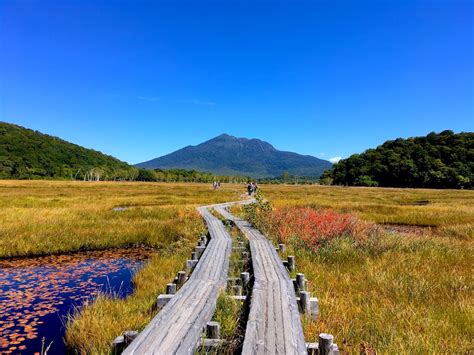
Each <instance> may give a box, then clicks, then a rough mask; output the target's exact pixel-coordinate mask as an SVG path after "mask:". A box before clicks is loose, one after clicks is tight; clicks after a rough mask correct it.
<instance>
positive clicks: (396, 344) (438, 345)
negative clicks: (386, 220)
mask: <svg viewBox="0 0 474 355" xmlns="http://www.w3.org/2000/svg"><path fill="white" fill-rule="evenodd" d="M380 238H381V241H380V242H381V244H382V246H381V247H380V250H373V248H370V247H369V249H368V250H365V251H364V250H358V249H357V248H355V247H354V246H353V245H351V243H350V242H348V241H344V240H340V241H337V242H335V243H333V244H332V245H329V246H327V247H326V248H325V250H321V251H320V252H319V253H316V254H314V253H307V252H305V251H302V250H298V251H296V259H297V263H298V270H300V271H301V272H304V273H305V275H306V277H307V278H308V280H310V286H309V287H310V289H311V290H312V291H313V292H314V294H315V295H317V296H318V298H319V302H320V318H319V320H318V321H317V322H308V321H306V322H305V324H304V325H305V327H304V329H305V335H306V339H307V340H315V339H317V335H318V334H319V333H322V332H325V333H331V334H333V335H334V337H335V339H336V341H337V343H338V344H339V345H340V347H341V348H342V349H343V350H344V351H347V352H351V353H355V352H359V351H362V350H363V349H365V350H375V351H377V352H378V353H419V354H432V353H438V354H443V353H468V352H469V351H472V349H473V346H474V343H473V339H474V338H473V335H474V326H473V323H472V319H474V302H473V299H474V294H473V286H474V283H473V278H472V265H473V264H474V257H473V255H474V248H473V245H472V243H467V242H462V241H457V240H454V241H449V240H446V239H441V238H437V237H418V236H415V237H400V236H390V235H385V236H381V237H380Z"/></svg>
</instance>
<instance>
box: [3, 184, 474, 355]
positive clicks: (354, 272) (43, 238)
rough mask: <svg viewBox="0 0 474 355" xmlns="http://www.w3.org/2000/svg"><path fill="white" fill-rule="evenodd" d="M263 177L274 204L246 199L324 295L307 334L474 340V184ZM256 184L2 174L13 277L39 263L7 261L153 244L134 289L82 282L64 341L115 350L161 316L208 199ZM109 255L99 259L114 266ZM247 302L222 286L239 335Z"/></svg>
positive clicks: (397, 340)
mask: <svg viewBox="0 0 474 355" xmlns="http://www.w3.org/2000/svg"><path fill="white" fill-rule="evenodd" d="M260 190H261V191H262V194H263V197H264V198H265V201H267V202H268V204H269V206H270V208H269V209H267V208H261V207H259V206H258V205H257V206H254V211H249V210H244V209H242V208H235V210H236V211H235V212H236V213H239V214H240V215H241V216H245V217H246V218H249V219H253V220H252V222H253V223H254V224H255V226H257V227H258V228H259V229H260V230H262V231H263V232H264V233H265V234H266V235H267V236H268V237H269V238H271V239H272V240H274V242H275V244H276V243H278V242H285V243H286V244H287V245H288V250H287V252H286V253H287V254H289V253H291V254H293V255H295V256H296V265H297V270H296V271H297V272H303V273H304V274H305V275H306V277H307V278H308V280H309V288H310V290H311V291H312V292H313V293H314V294H315V295H316V296H317V297H318V298H319V309H320V314H319V318H318V320H317V321H313V320H310V319H305V318H304V317H303V325H304V331H305V338H306V339H307V340H313V341H314V340H315V339H316V338H317V335H318V334H319V333H321V332H327V333H331V334H333V335H334V337H335V339H337V341H338V344H339V347H340V349H341V350H342V351H344V352H349V353H351V352H359V351H362V352H366V353H373V352H380V353H386V352H388V353H395V352H398V353H400V352H402V353H403V352H410V351H411V350H413V349H416V351H417V352H419V353H426V352H430V353H446V352H452V351H459V352H469V351H472V349H473V343H472V339H473V335H474V329H473V326H472V319H473V317H474V302H473V299H474V297H473V294H472V287H473V279H472V265H473V262H474V260H473V259H474V257H473V255H474V253H473V246H474V244H473V224H474V204H473V201H474V192H472V191H465V190H424V189H393V188H390V189H388V188H387V189H384V188H355V187H354V188H347V187H327V186H318V185H311V186H309V185H308V186H298V185H291V186H290V185H262V186H260ZM244 193H245V186H244V185H227V184H223V185H222V187H221V189H219V190H214V189H212V188H211V187H210V186H208V185H207V184H191V183H189V184H184V183H181V184H179V183H138V182H130V183H125V182H124V183H120V182H96V183H91V182H61V181H0V206H1V208H0V226H1V228H0V256H1V258H2V259H1V260H2V262H1V264H0V267H1V271H2V278H1V279H2V280H5V279H6V277H7V278H8V275H9V273H13V272H15V276H16V277H20V278H23V279H24V280H26V283H28V282H27V281H28V280H34V278H33V277H36V278H38V277H39V276H38V274H34V273H31V272H29V271H27V270H28V269H27V268H24V274H23V275H22V274H21V271H19V269H12V268H11V267H7V264H9V263H10V264H11V263H14V262H18V260H20V261H21V262H22V263H32V264H34V263H35V261H34V260H41V259H40V258H77V257H78V256H79V255H84V253H87V252H93V253H98V252H100V251H102V252H106V253H107V254H108V259H107V260H111V259H113V258H114V254H115V255H116V256H117V257H118V256H120V255H122V254H123V250H124V248H125V250H127V249H129V250H133V251H134V252H135V253H136V251H137V250H138V251H139V250H142V251H143V255H146V258H144V259H142V261H140V263H139V264H140V265H136V266H137V268H135V269H134V270H133V271H130V275H131V276H130V280H131V282H132V284H131V285H133V287H132V286H131V288H130V291H128V292H127V293H126V295H122V296H120V295H117V294H116V293H117V292H116V291H115V292H114V290H111V289H110V287H109V289H108V288H107V287H106V286H104V287H98V288H94V289H93V290H92V291H91V290H86V291H84V292H85V293H82V294H81V295H82V296H83V297H84V298H85V299H87V301H81V302H77V303H76V306H74V307H73V306H71V307H70V308H69V309H68V310H67V313H68V316H67V317H66V318H65V324H64V326H65V330H64V333H63V334H64V341H65V343H64V344H65V345H64V346H66V347H67V348H68V349H69V351H72V352H76V353H82V354H89V353H104V354H105V353H109V352H110V350H111V343H112V341H113V339H114V338H115V337H116V336H118V335H120V334H121V333H122V332H123V331H124V330H129V329H134V330H141V329H143V328H144V327H145V325H146V324H147V323H148V322H149V321H150V320H151V318H152V317H153V316H154V315H155V313H156V311H154V310H153V304H154V301H155V299H156V296H157V295H158V294H160V293H163V291H164V289H165V286H166V284H167V283H169V282H170V280H172V279H173V277H174V275H175V274H176V272H177V271H179V270H181V269H182V268H183V265H184V263H185V261H186V259H187V258H188V256H189V253H190V252H191V250H192V247H193V245H195V243H196V241H197V240H198V238H199V236H200V235H201V234H202V233H205V224H204V222H203V220H202V218H201V217H200V215H199V214H198V213H197V211H196V209H195V207H196V206H199V205H206V204H211V203H219V202H226V201H235V200H240V199H242V198H243V194H244ZM420 201H423V202H420ZM53 260H54V259H53ZM134 260H137V259H134ZM78 265H80V264H78ZM103 268H105V271H99V270H97V273H99V272H105V273H107V272H108V271H107V266H103ZM86 269H87V270H86ZM13 270H15V271H13ZM101 270H102V269H101ZM130 270H131V269H130ZM86 271H87V272H91V270H90V267H89V268H88V267H87V266H84V272H86ZM112 271H113V270H112V269H111V270H110V272H112ZM4 275H6V277H5V276H4ZM51 275H53V276H52V277H54V274H51ZM93 276H94V275H92V276H91V277H93ZM58 277H59V276H58ZM63 277H64V276H61V278H63ZM45 279H46V276H45ZM4 282H5V281H4ZM54 282H56V283H57V282H59V283H60V282H62V281H60V280H54ZM104 284H106V283H104ZM23 290H25V289H23ZM26 290H27V291H28V292H29V297H31V299H32V300H33V301H32V302H36V301H34V300H37V299H38V300H39V299H40V298H41V296H42V295H41V292H43V291H44V290H43V289H42V288H40V287H37V286H36V285H35V284H29V285H27V289H26ZM50 302H51V304H50V305H49V306H47V307H52V308H54V307H57V306H58V305H57V304H55V302H56V301H55V298H51V300H50ZM0 303H1V304H0V307H1V309H2V320H4V319H3V318H7V317H10V316H13V315H14V316H15V317H17V318H18V323H19V324H20V325H21V324H23V323H21V321H22V317H24V316H23V315H17V313H18V310H17V309H16V308H15V307H12V306H11V301H8V300H5V299H4V298H0ZM240 316H241V315H240V310H239V309H238V308H236V306H235V305H234V303H232V300H229V299H226V298H225V296H222V297H221V298H220V300H219V301H218V308H217V313H216V315H215V317H217V318H219V319H221V322H222V323H223V324H226V326H225V327H226V328H224V332H227V333H226V334H228V336H230V335H231V334H232V332H233V331H234V330H235V329H236V328H235V327H237V325H238V322H239V319H233V318H235V317H240ZM33 319H34V318H33ZM5 325H6V324H5V322H4V323H2V324H1V325H0V334H1V336H0V338H1V339H5V337H6V336H7V335H6V333H5V331H6V328H5ZM52 326H53V325H52ZM54 326H56V325H54ZM38 329H39V330H41V329H40V328H38ZM51 331H52V329H51V328H49V329H48V332H44V333H43V334H41V331H39V332H38V333H37V334H36V338H35V339H36V341H37V343H35V344H33V345H32V346H35V347H37V346H39V342H38V341H40V340H41V338H42V336H44V337H45V343H46V344H48V340H50V339H48V337H49V334H51ZM58 331H59V330H58ZM29 334H32V333H29ZM31 336H33V335H31ZM17 338H22V336H19V337H17ZM9 339H10V338H9ZM56 339H57V338H56ZM448 340H449V341H448ZM57 341H58V340H55V343H56V342H57ZM5 343H6V342H5ZM25 344H26V343H22V342H21V341H20V343H18V344H17V345H13V346H18V347H19V346H26V345H25ZM28 345H29V344H28ZM0 346H3V345H2V343H0ZM11 346H12V345H11V344H9V346H8V347H5V348H2V349H1V351H2V352H8V351H9V349H10V348H11ZM17 349H19V348H16V349H13V350H11V351H12V352H15V351H17ZM22 349H25V350H24V351H25V353H29V352H30V351H31V352H35V351H40V349H37V348H22ZM53 349H54V347H51V349H50V353H55V352H54V351H53Z"/></svg>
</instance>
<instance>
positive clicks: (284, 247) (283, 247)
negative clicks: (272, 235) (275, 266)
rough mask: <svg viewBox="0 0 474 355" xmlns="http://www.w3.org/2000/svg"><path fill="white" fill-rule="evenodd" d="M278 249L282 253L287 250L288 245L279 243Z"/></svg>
mask: <svg viewBox="0 0 474 355" xmlns="http://www.w3.org/2000/svg"><path fill="white" fill-rule="evenodd" d="M278 251H279V252H280V253H284V252H285V251H286V245H285V244H278Z"/></svg>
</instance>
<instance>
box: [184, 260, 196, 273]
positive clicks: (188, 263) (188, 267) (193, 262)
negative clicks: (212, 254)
mask: <svg viewBox="0 0 474 355" xmlns="http://www.w3.org/2000/svg"><path fill="white" fill-rule="evenodd" d="M197 263H198V260H186V270H187V271H191V270H192V269H194V267H195V266H196V264H197Z"/></svg>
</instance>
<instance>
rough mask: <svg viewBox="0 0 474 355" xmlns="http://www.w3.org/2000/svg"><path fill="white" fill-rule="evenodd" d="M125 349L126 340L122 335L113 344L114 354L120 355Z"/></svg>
mask: <svg viewBox="0 0 474 355" xmlns="http://www.w3.org/2000/svg"><path fill="white" fill-rule="evenodd" d="M124 349H125V339H124V337H123V335H120V336H118V337H116V338H115V339H114V341H113V342H112V354H113V355H119V354H121V353H122V352H123V350H124Z"/></svg>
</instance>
